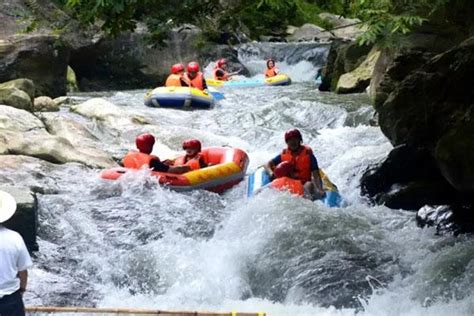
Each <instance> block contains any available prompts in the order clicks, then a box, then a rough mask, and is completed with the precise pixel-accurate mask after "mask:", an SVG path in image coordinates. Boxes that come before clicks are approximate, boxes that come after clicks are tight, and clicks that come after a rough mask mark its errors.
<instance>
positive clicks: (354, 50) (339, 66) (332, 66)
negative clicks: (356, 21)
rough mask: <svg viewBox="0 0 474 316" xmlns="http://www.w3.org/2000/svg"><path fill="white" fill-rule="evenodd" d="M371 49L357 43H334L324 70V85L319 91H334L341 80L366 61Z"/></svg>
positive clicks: (339, 41) (338, 41)
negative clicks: (344, 75)
mask: <svg viewBox="0 0 474 316" xmlns="http://www.w3.org/2000/svg"><path fill="white" fill-rule="evenodd" d="M371 48H372V47H371V46H367V45H363V46H360V45H359V44H357V43H344V42H343V41H341V40H337V41H333V42H332V43H331V47H330V50H329V54H328V58H327V61H326V64H325V66H324V67H323V70H322V84H321V85H320V86H319V90H320V91H330V90H332V91H334V90H335V89H336V86H337V83H338V81H339V78H340V77H341V76H342V75H343V74H345V73H348V72H351V71H352V70H354V69H356V68H357V67H358V66H359V65H360V64H361V63H362V62H363V61H364V60H365V59H366V57H367V54H368V53H369V52H370V50H371Z"/></svg>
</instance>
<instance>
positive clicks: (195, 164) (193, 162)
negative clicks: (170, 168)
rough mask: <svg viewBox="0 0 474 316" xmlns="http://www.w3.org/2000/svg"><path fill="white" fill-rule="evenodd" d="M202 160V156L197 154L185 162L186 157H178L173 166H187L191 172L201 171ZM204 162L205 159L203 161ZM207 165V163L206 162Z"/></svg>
mask: <svg viewBox="0 0 474 316" xmlns="http://www.w3.org/2000/svg"><path fill="white" fill-rule="evenodd" d="M203 159H204V156H203V155H201V154H200V153H198V154H197V155H196V156H194V157H193V158H191V159H189V160H186V156H182V157H178V158H176V160H175V161H174V164H173V165H174V166H188V167H189V168H190V169H191V170H198V169H201V163H200V161H201V160H203ZM203 161H204V162H206V161H205V159H204V160H203ZM206 163H207V162H206Z"/></svg>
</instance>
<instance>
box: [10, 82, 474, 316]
mask: <svg viewBox="0 0 474 316" xmlns="http://www.w3.org/2000/svg"><path fill="white" fill-rule="evenodd" d="M297 81H298V80H297ZM302 81H306V79H305V80H302ZM223 92H224V93H225V95H226V99H225V100H223V101H222V102H220V103H218V104H217V106H216V107H215V108H214V109H212V110H208V111H178V110H172V109H156V108H147V107H145V106H144V105H143V96H144V94H145V91H121V92H108V93H104V94H94V95H93V96H94V97H95V96H101V97H103V98H105V99H106V100H108V101H110V102H112V103H114V104H115V105H118V106H120V107H121V108H123V110H124V111H126V113H130V114H133V115H142V116H144V117H146V118H147V119H148V120H149V121H151V124H148V125H139V126H138V125H133V126H130V125H121V124H120V122H117V123H116V124H106V123H104V122H99V121H94V120H89V119H85V118H83V117H80V116H79V115H77V114H73V113H70V112H69V111H68V109H67V108H63V109H62V112H61V114H62V115H64V116H66V117H68V118H73V119H75V120H77V121H79V122H81V123H83V124H85V125H86V126H87V127H88V128H89V129H90V130H91V132H92V133H93V134H94V135H95V136H96V137H98V138H99V139H100V140H101V142H102V144H103V147H104V149H106V150H107V151H109V152H110V153H111V155H113V156H115V157H117V158H119V157H122V156H123V155H124V154H125V153H126V152H127V151H128V150H129V149H131V148H133V147H134V138H135V136H136V135H138V134H139V133H141V132H144V131H147V132H151V133H153V134H154V135H155V136H156V139H157V144H156V146H155V150H154V153H155V154H157V155H158V156H159V157H160V158H163V159H165V158H169V157H172V156H175V155H177V154H179V153H181V148H180V147H181V142H182V141H183V140H185V139H188V138H198V139H200V140H201V141H202V142H203V144H204V145H205V146H209V145H226V146H235V147H239V148H242V149H244V150H246V151H247V152H248V154H249V156H250V166H249V169H248V172H249V173H250V172H252V171H253V170H255V169H256V168H257V167H258V166H259V165H261V164H263V163H265V162H266V161H268V160H269V159H270V158H272V157H274V156H275V155H276V154H277V153H279V152H280V151H281V149H282V148H283V147H284V145H285V144H284V141H283V134H284V131H285V130H287V129H289V128H298V129H300V130H301V131H302V133H303V137H304V142H305V143H307V144H309V145H310V146H311V147H312V148H313V149H314V152H315V154H316V156H317V158H318V161H319V164H320V166H321V167H322V168H323V169H324V170H325V172H326V173H327V174H328V176H329V177H330V179H331V180H332V181H333V182H334V183H336V184H337V185H338V187H339V190H340V191H341V194H342V196H343V198H344V200H345V202H344V207H342V208H335V209H330V208H326V207H324V206H323V205H322V204H321V203H319V202H316V203H312V202H310V201H307V200H303V199H299V198H296V197H293V196H290V195H288V194H282V193H277V192H272V191H266V192H263V193H262V194H261V195H259V196H257V197H255V198H253V199H251V200H248V199H246V198H245V197H244V196H245V181H244V182H242V183H241V184H239V185H238V186H236V187H235V188H233V189H231V190H230V191H228V192H227V193H225V194H223V195H217V194H214V193H210V192H205V191H195V192H190V193H184V194H183V193H176V192H172V191H169V190H168V189H166V188H161V187H159V186H157V185H156V183H155V182H154V181H153V179H152V178H151V177H150V176H149V175H148V174H147V173H146V172H143V174H142V175H141V176H140V177H137V178H130V177H124V178H123V179H121V180H120V181H117V182H115V183H110V182H106V181H104V180H101V179H100V178H99V177H98V173H99V172H100V170H91V169H88V168H85V167H83V166H81V165H79V164H67V165H65V166H64V167H63V168H61V169H57V170H54V171H52V172H50V173H49V174H48V179H45V180H43V181H44V182H43V183H42V185H44V186H46V187H49V188H52V189H54V190H51V192H49V193H48V190H46V191H45V194H38V199H39V205H40V209H39V221H40V231H39V246H40V251H39V253H38V254H37V256H36V258H35V267H34V268H33V269H32V270H31V272H30V288H31V291H29V292H28V293H27V294H26V296H25V301H26V304H27V305H85V306H90V305H97V306H102V307H140V308H154V309H163V310H167V309H168V310H174V309H177V310H214V311H249V312H257V311H264V312H266V313H267V315H271V316H275V315H301V316H303V315H311V316H313V315H354V314H355V313H357V314H358V315H422V314H423V315H446V314H448V313H449V314H451V315H472V314H474V300H473V299H472V298H473V284H474V261H473V258H474V247H473V246H474V242H473V241H472V240H471V239H469V238H467V237H457V238H455V237H451V236H436V235H435V229H432V228H425V229H420V228H417V227H416V224H415V218H414V214H413V213H411V212H406V211H399V210H391V209H388V208H386V207H383V206H371V205H369V204H368V202H367V201H366V200H365V199H364V198H363V197H361V196H360V188H359V179H360V177H361V175H362V173H363V172H364V170H365V169H366V168H367V166H368V165H370V164H372V163H375V162H379V161H380V160H382V159H383V158H384V157H385V156H386V155H387V154H388V152H389V151H390V150H391V148H392V147H391V145H390V143H389V142H388V140H387V139H386V138H385V137H384V136H383V134H382V133H381V131H380V129H379V128H378V127H372V126H369V124H368V121H369V119H370V117H371V116H372V114H373V110H372V108H371V106H370V104H369V100H368V98H367V97H366V96H365V95H350V96H338V95H334V94H324V93H319V92H318V91H317V90H316V89H315V86H314V84H313V83H312V82H311V81H309V82H303V83H297V84H295V85H291V86H288V87H264V88H255V89H236V90H231V89H228V90H224V91H223ZM90 97H92V95H91V94H87V93H85V94H79V95H76V96H75V98H76V99H78V100H79V99H81V100H86V99H88V98H90ZM14 176H15V175H12V177H14ZM15 179H16V180H15V181H16V182H17V183H19V184H21V181H22V180H21V178H15Z"/></svg>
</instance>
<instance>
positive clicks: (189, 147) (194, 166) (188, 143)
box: [173, 139, 208, 170]
mask: <svg viewBox="0 0 474 316" xmlns="http://www.w3.org/2000/svg"><path fill="white" fill-rule="evenodd" d="M183 150H185V151H186V154H185V155H184V156H182V157H179V158H177V159H176V160H175V161H174V164H173V166H188V167H189V168H190V170H198V169H201V168H206V167H207V166H208V163H207V159H206V157H204V156H203V155H202V154H201V142H200V141H199V140H197V139H189V140H185V141H184V142H183Z"/></svg>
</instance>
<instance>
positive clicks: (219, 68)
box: [214, 58, 240, 81]
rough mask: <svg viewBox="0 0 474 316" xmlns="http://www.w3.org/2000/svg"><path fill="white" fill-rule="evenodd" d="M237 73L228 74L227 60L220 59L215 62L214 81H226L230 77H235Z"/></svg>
mask: <svg viewBox="0 0 474 316" xmlns="http://www.w3.org/2000/svg"><path fill="white" fill-rule="evenodd" d="M239 72H240V71H235V72H230V73H229V72H228V65H227V60H226V59H225V58H221V59H219V60H218V61H217V63H216V66H215V68H214V79H215V80H221V81H228V80H229V79H230V77H232V76H235V75H237V74H238V73H239Z"/></svg>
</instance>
